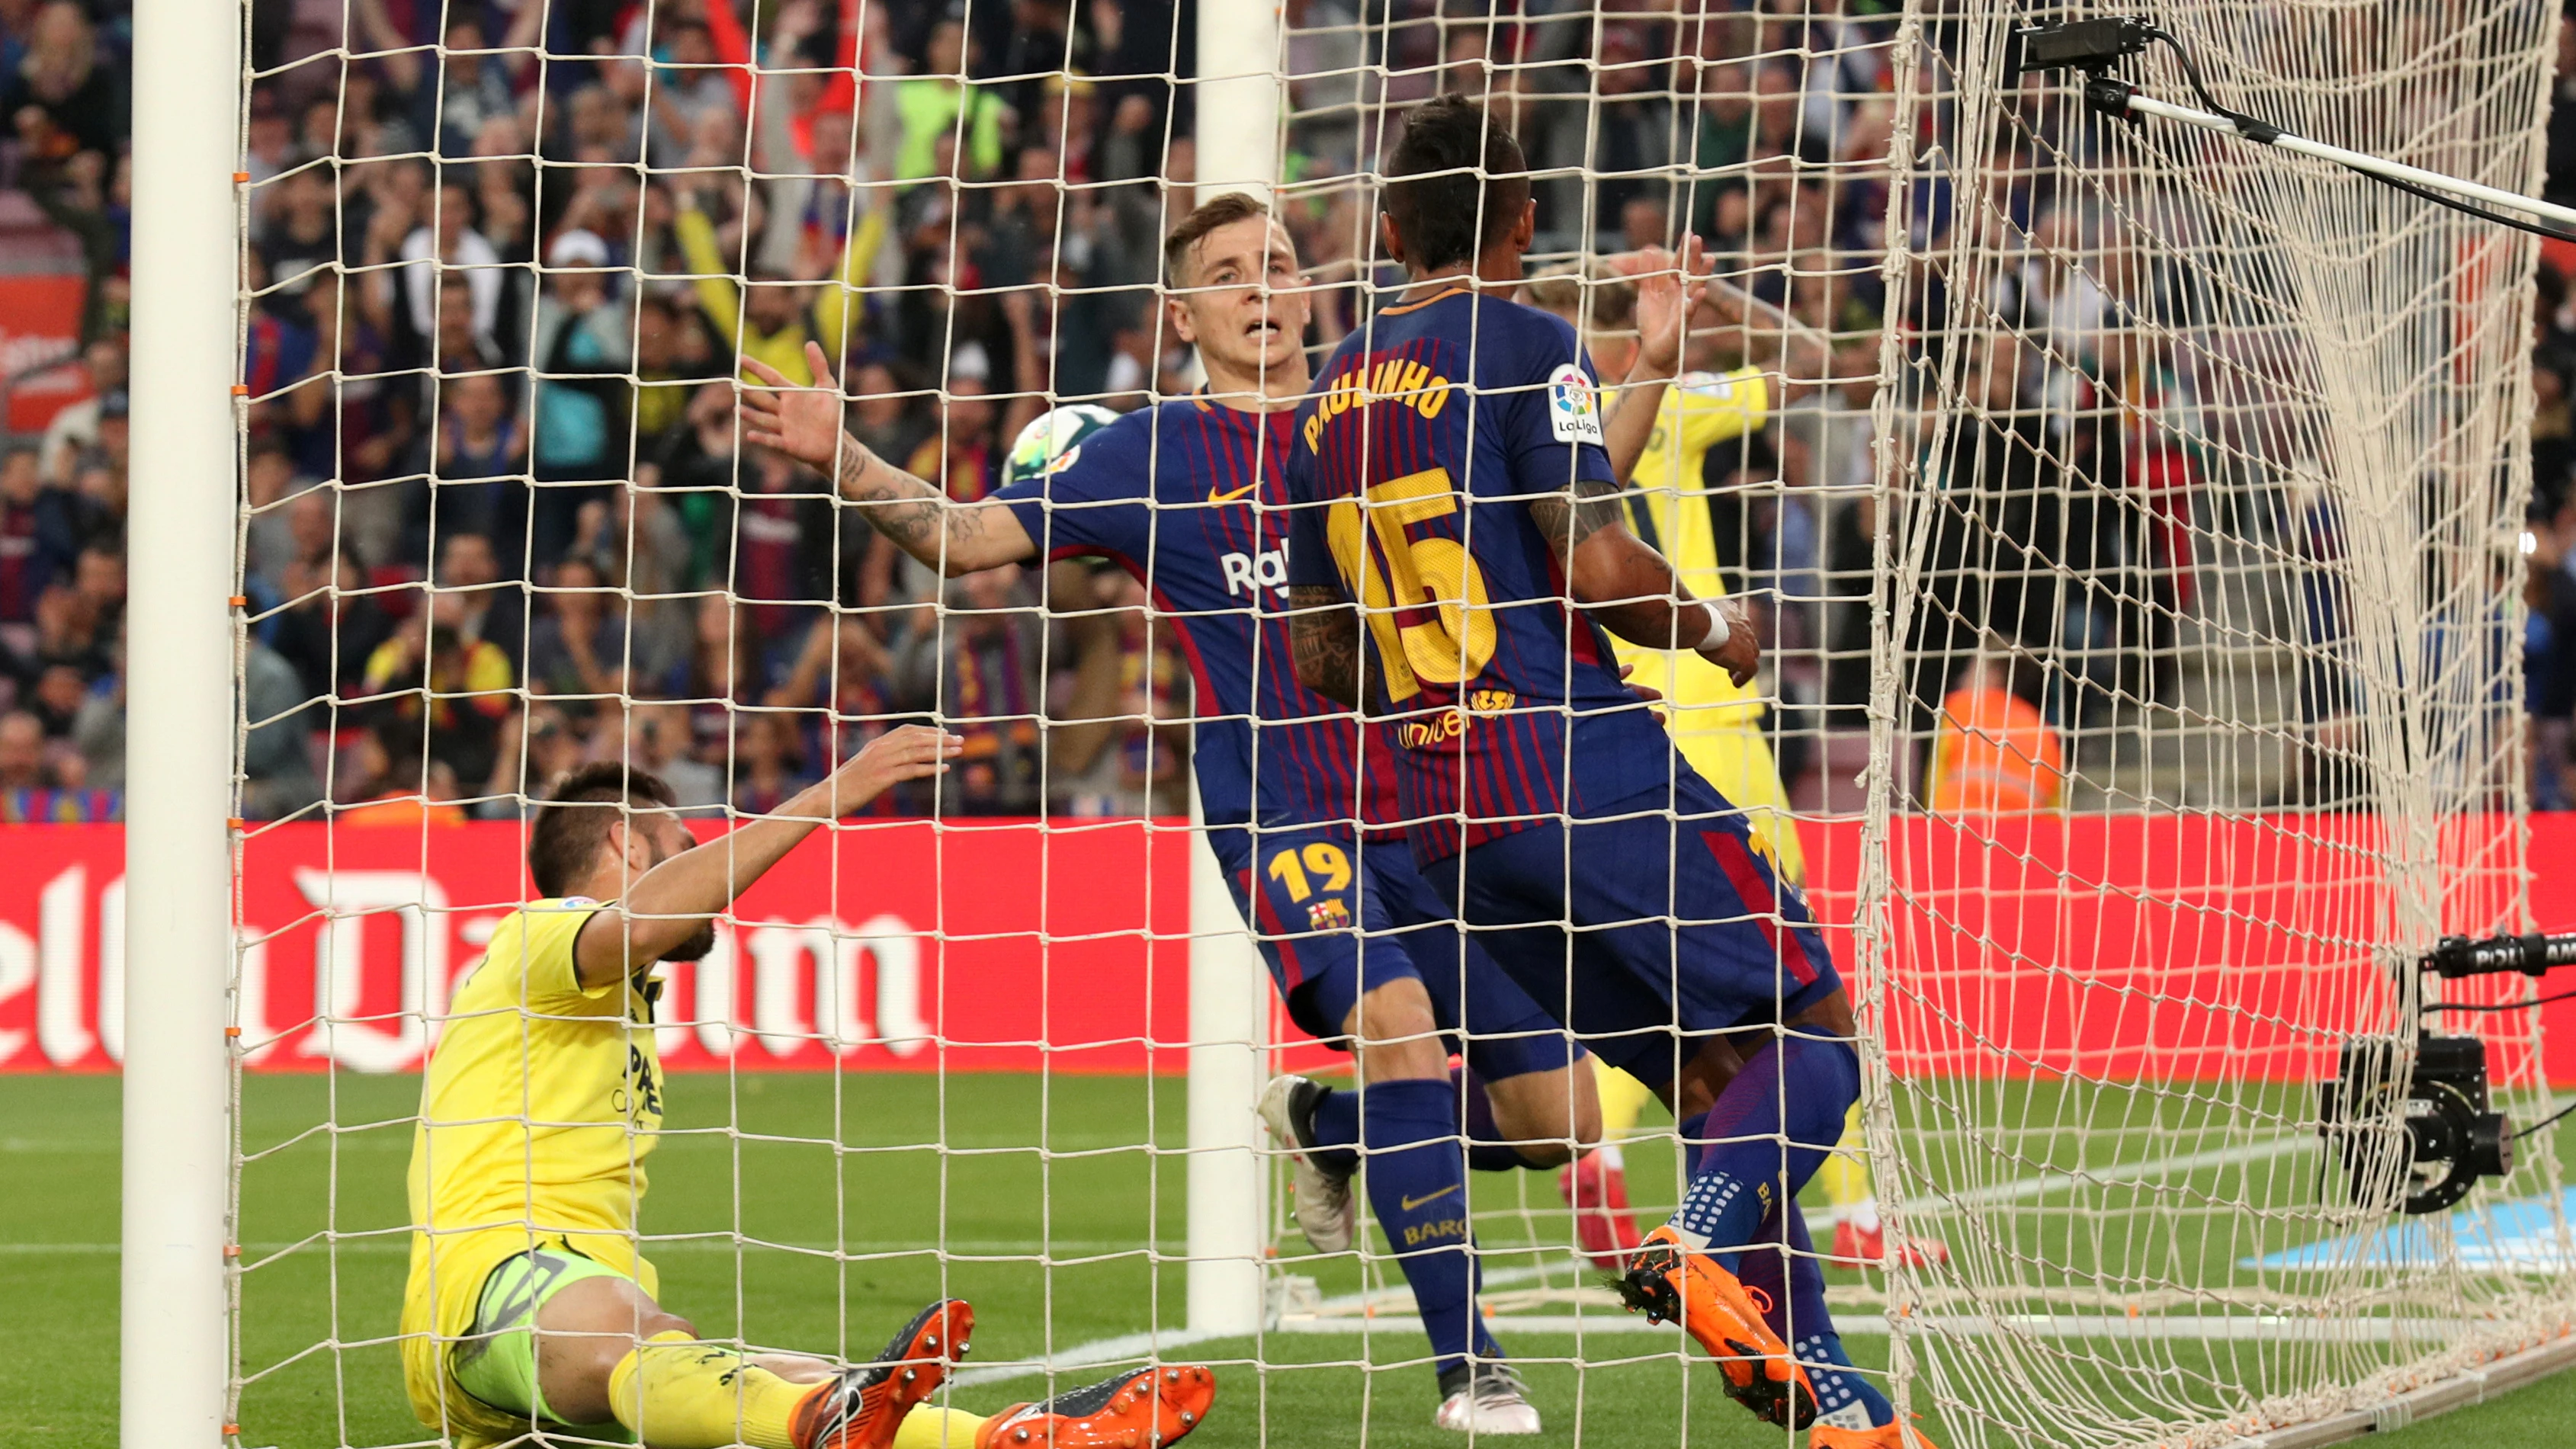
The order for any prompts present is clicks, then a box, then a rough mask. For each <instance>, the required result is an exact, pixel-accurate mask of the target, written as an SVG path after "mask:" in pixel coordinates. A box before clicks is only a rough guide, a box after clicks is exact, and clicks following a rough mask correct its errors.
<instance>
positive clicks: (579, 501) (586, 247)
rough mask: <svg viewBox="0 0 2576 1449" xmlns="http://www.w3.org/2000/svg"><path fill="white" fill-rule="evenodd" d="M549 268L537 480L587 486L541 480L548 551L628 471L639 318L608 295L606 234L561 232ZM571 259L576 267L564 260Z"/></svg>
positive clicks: (540, 359)
mask: <svg viewBox="0 0 2576 1449" xmlns="http://www.w3.org/2000/svg"><path fill="white" fill-rule="evenodd" d="M547 260H548V264H549V265H550V266H552V267H554V268H556V269H558V270H556V271H555V272H553V274H552V275H550V276H549V277H548V278H547V290H546V293H545V295H544V296H542V297H540V298H539V299H538V301H537V329H536V347H535V350H534V351H533V352H532V353H531V354H530V355H531V356H533V357H534V358H535V359H536V374H537V391H536V403H535V408H536V423H535V428H534V433H535V445H534V446H535V452H534V458H535V465H536V477H537V481H538V482H540V483H545V484H554V485H562V484H564V483H567V482H579V483H584V484H588V485H589V486H586V487H578V488H567V487H563V486H553V487H545V488H540V489H539V490H538V491H537V496H536V516H535V519H534V521H533V525H532V526H533V528H534V530H535V535H534V538H533V539H532V545H533V547H534V549H535V553H536V557H537V558H538V559H540V560H544V559H550V558H554V557H556V556H558V555H559V554H561V553H562V551H563V549H564V547H565V546H566V545H567V544H568V543H569V542H570V541H571V537H572V523H573V519H574V517H575V515H576V514H577V513H578V512H579V511H580V509H581V507H582V506H583V505H584V504H586V503H589V502H592V501H594V500H597V499H599V498H600V497H601V496H602V494H603V493H604V492H605V491H606V488H607V481H606V480H608V479H610V478H612V477H614V476H616V475H617V474H619V473H622V472H623V471H624V470H625V467H626V459H627V455H628V448H629V445H630V438H629V435H628V432H627V416H626V411H627V402H628V398H629V396H630V393H631V389H630V388H629V386H628V384H627V382H626V369H627V366H628V364H629V362H630V361H631V360H632V357H631V353H630V350H629V348H628V345H627V337H628V332H629V329H630V328H631V327H632V325H633V323H632V320H631V318H630V316H629V314H628V313H627V311H626V309H625V308H624V307H622V306H619V305H617V304H616V302H615V301H613V300H612V298H611V297H610V295H609V284H608V278H607V277H606V276H605V275H603V274H602V273H600V272H598V271H593V270H587V269H589V268H598V267H605V266H607V265H608V244H607V243H606V242H603V241H601V240H600V239H599V238H598V237H596V236H594V235H592V234H591V233H589V232H586V231H570V232H566V233H564V234H563V235H562V236H560V237H557V238H556V239H555V243H554V246H553V247H552V249H551V250H550V251H549V252H548V253H547ZM566 268H569V269H571V270H563V269H566Z"/></svg>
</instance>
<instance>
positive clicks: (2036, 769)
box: [1925, 638, 2066, 816]
mask: <svg viewBox="0 0 2576 1449" xmlns="http://www.w3.org/2000/svg"><path fill="white" fill-rule="evenodd" d="M2030 673H2031V671H2029V670H2028V669H2027V668H2026V667H2024V666H2023V665H2022V662H2021V660H2020V659H2019V658H2018V657H2017V656H2016V655H2015V654H2014V653H2013V652H2012V651H2011V648H2010V646H2009V645H2007V644H2006V643H2005V642H2004V641H2003V640H2001V639H1995V638H1989V639H1988V640H1987V642H1986V648H1985V650H1984V651H1983V652H1982V653H1980V654H1979V655H1978V656H1977V657H1976V658H1974V659H1972V660H1970V661H1969V662H1968V664H1967V667H1966V668H1965V669H1963V670H1962V671H1961V673H1960V676H1959V680H1958V683H1957V684H1956V685H1955V686H1953V687H1952V689H1951V690H1950V693H1949V695H1948V696H1947V697H1946V698H1944V699H1943V700H1942V701H1941V722H1940V724H1939V726H1937V727H1936V729H1935V731H1934V734H1933V737H1932V772H1931V777H1930V783H1929V785H1928V786H1927V788H1926V790H1925V803H1926V804H1928V805H1929V806H1930V807H1931V808H1932V809H1933V810H1935V811H1937V812H1939V813H1941V814H1943V815H1949V816H1959V815H1980V814H1983V815H1997V814H2018V813H2025V812H2028V811H2033V810H2054V809H2056V808H2057V807H2058V805H2059V803H2060V802H2061V801H2062V800H2063V799H2064V797H2065V776H2066V762H2065V754H2064V751H2063V749H2062V748H2061V747H2060V746H2059V744H2058V742H2057V731H2055V730H2053V729H2051V728H2049V724H2048V717H2047V716H2046V715H2043V714H2041V713H2040V709H2039V705H2038V703H2037V702H2036V700H2035V699H2034V698H2033V697H2032V696H2033V695H2035V694H2036V692H2037V688H2036V684H2035V682H2034V681H2032V680H2031V679H2030V678H2029V675H2030Z"/></svg>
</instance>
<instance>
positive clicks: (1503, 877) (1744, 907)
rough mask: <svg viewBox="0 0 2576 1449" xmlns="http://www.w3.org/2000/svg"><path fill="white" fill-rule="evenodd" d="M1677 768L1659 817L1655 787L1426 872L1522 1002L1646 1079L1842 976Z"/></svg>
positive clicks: (1751, 843)
mask: <svg viewBox="0 0 2576 1449" xmlns="http://www.w3.org/2000/svg"><path fill="white" fill-rule="evenodd" d="M1676 773H1677V776H1678V778H1676V779H1675V781H1674V792H1673V794H1672V796H1671V797H1670V802H1671V807H1672V808H1671V812H1670V813H1667V812H1666V810H1665V804H1666V798H1667V797H1665V795H1664V794H1663V793H1662V792H1661V791H1657V792H1656V793H1655V794H1653V795H1652V796H1647V797H1641V798H1639V799H1636V800H1632V801H1629V802H1627V803H1626V805H1625V806H1624V807H1623V808H1622V809H1620V810H1606V811H1603V812H1601V816H1600V817H1596V818H1589V819H1576V820H1573V821H1571V822H1568V821H1564V820H1548V821H1543V822H1541V823H1539V824H1537V825H1533V826H1531V827H1529V828H1527V829H1524V830H1519V831H1516V832H1514V833H1512V834H1510V835H1506V836H1503V837H1501V838H1500V839H1496V840H1489V841H1487V842H1485V843H1484V844H1482V845H1479V846H1476V847H1475V848H1473V849H1471V850H1468V851H1466V852H1465V853H1464V854H1462V855H1459V856H1457V857H1454V858H1453V859H1450V860H1444V861H1439V862H1437V863H1435V864H1433V865H1431V866H1430V867H1428V869H1427V871H1426V874H1427V875H1428V876H1429V877H1430V879H1431V881H1432V883H1433V885H1434V886H1435V887H1436V888H1437V889H1438V890H1439V891H1440V893H1441V895H1442V896H1443V897H1445V898H1447V899H1448V900H1450V901H1451V902H1452V903H1453V904H1454V905H1455V906H1456V907H1457V912H1458V915H1459V917H1460V919H1462V920H1464V921H1466V922H1467V924H1468V926H1469V928H1470V931H1469V934H1470V935H1471V937H1472V938H1473V939H1474V940H1475V941H1477V942H1478V943H1479V944H1481V945H1483V946H1484V947H1485V948H1486V950H1488V951H1490V952H1491V953H1492V954H1493V957H1494V959H1495V960H1496V961H1498V962H1500V963H1501V965H1502V968H1503V969H1504V970H1505V971H1506V972H1508V973H1510V975H1511V977H1512V979H1513V980H1515V981H1518V982H1519V983H1520V985H1521V988H1522V990H1523V991H1525V992H1526V993H1527V994H1528V995H1529V997H1530V999H1532V1000H1534V1001H1537V1002H1539V1003H1541V1004H1542V1005H1544V1006H1546V1007H1547V1008H1548V1010H1549V1013H1550V1014H1551V1015H1553V1016H1555V1017H1556V1018H1557V1019H1558V1020H1559V1021H1561V1022H1563V1023H1564V1024H1565V1025H1566V1026H1568V1027H1570V1028H1572V1029H1573V1031H1574V1034H1575V1036H1576V1038H1577V1039H1578V1040H1580V1041H1581V1042H1582V1043H1583V1045H1584V1046H1586V1047H1589V1048H1591V1049H1592V1050H1593V1051H1594V1052H1597V1053H1599V1054H1600V1056H1601V1057H1602V1059H1603V1060H1605V1061H1608V1062H1609V1063H1610V1064H1611V1065H1612V1066H1615V1067H1619V1068H1621V1069H1623V1070H1625V1071H1627V1072H1628V1073H1629V1074H1630V1075H1632V1076H1635V1077H1636V1078H1637V1079H1638V1080H1640V1081H1642V1082H1645V1083H1646V1084H1648V1085H1649V1086H1657V1087H1660V1086H1662V1085H1664V1084H1666V1083H1668V1082H1670V1081H1671V1080H1672V1079H1673V1077H1674V1075H1675V1073H1676V1071H1677V1069H1678V1064H1679V1063H1680V1062H1682V1061H1684V1060H1687V1059H1688V1057H1689V1056H1690V1054H1691V1053H1693V1052H1695V1051H1697V1050H1698V1048H1697V1047H1696V1046H1695V1045H1693V1044H1691V1042H1690V1040H1689V1039H1691V1038H1698V1037H1706V1036H1709V1035H1713V1034H1715V1033H1718V1032H1722V1031H1726V1030H1728V1029H1730V1028H1733V1027H1740V1026H1748V1025H1755V1024H1759V1023H1761V1022H1766V1021H1780V1020H1783V1019H1785V1018H1787V1017H1790V1016H1793V1015H1795V1014H1796V1013H1798V1012H1800V1011H1803V1010H1805V1009H1806V1008H1807V1007H1809V1006H1812V1005H1814V1004H1815V1003H1816V1002H1818V1001H1821V1000H1823V999H1824V998H1825V997H1827V996H1829V995H1831V994H1833V992H1834V991H1835V990H1837V989H1839V988H1840V987H1841V985H1842V977H1841V975H1840V974H1839V973H1837V972H1836V971H1835V969H1834V961H1833V956H1832V954H1831V953H1830V952H1829V951H1827V950H1826V949H1825V942H1824V937H1823V936H1821V935H1820V934H1818V933H1817V930H1816V926H1815V917H1814V916H1813V915H1812V914H1811V913H1809V911H1808V909H1807V902H1806V898H1805V897H1803V896H1802V895H1800V894H1799V893H1798V889H1797V887H1795V886H1792V885H1789V884H1787V883H1785V882H1784V881H1782V879H1781V878H1780V872H1779V870H1778V868H1777V866H1776V865H1775V864H1774V862H1773V861H1772V860H1771V858H1770V856H1769V854H1768V853H1767V851H1766V849H1765V847H1764V846H1763V845H1762V844H1761V842H1760V841H1759V840H1758V839H1757V838H1756V837H1755V836H1754V834H1753V832H1752V830H1751V829H1750V828H1749V827H1748V826H1747V825H1746V823H1745V817H1744V813H1743V812H1742V811H1740V810H1737V809H1736V808H1735V807H1734V806H1732V805H1729V804H1728V803H1727V802H1726V799H1725V797H1723V796H1721V795H1719V794H1718V793H1717V791H1716V789H1715V788H1714V787H1713V786H1711V785H1709V784H1708V782H1707V781H1705V780H1702V779H1700V778H1699V777H1698V776H1697V775H1696V774H1692V773H1690V772H1688V771H1679V772H1676ZM1629 811H1633V812H1634V813H1633V814H1630V813H1625V812H1629ZM1569 926H1570V927H1571V929H1570V930H1569V929H1568V927H1569Z"/></svg>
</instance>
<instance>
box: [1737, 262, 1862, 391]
mask: <svg viewBox="0 0 2576 1449" xmlns="http://www.w3.org/2000/svg"><path fill="white" fill-rule="evenodd" d="M1708 300H1709V302H1710V303H1711V304H1713V305H1714V306H1715V307H1716V308H1717V315H1718V317H1719V319H1720V324H1721V327H1722V328H1727V327H1731V328H1734V329H1737V330H1738V331H1740V332H1741V333H1742V334H1743V339H1744V348H1743V350H1744V356H1745V360H1746V361H1748V362H1755V361H1756V359H1757V358H1758V357H1759V355H1760V353H1761V352H1762V351H1763V350H1764V349H1767V348H1770V347H1775V346H1776V347H1777V348H1778V349H1779V362H1778V365H1777V366H1769V367H1763V369H1762V371H1763V374H1764V377H1763V381H1764V382H1765V383H1766V384H1767V385H1768V386H1769V388H1770V390H1771V403H1772V406H1774V407H1777V406H1779V405H1780V404H1782V403H1786V402H1790V401H1792V400H1794V399H1796V398H1800V397H1803V396H1805V395H1807V394H1808V393H1811V392H1814V391H1815V390H1816V389H1818V388H1820V387H1823V386H1825V385H1826V384H1828V383H1830V382H1832V381H1833V374H1834V340H1833V338H1831V337H1829V336H1827V335H1825V334H1824V333H1822V332H1819V331H1817V330H1816V329H1815V328H1813V327H1810V326H1808V325H1807V324H1806V323H1804V322H1801V321H1799V320H1798V319H1797V318H1795V317H1792V316H1790V315H1789V314H1788V313H1786V312H1783V311H1781V310H1780V309H1779V308H1777V307H1774V306H1772V305H1771V304H1770V303H1768V302H1765V301H1763V300H1762V299H1761V298H1759V297H1756V296H1754V295H1753V294H1752V293H1751V292H1748V291H1746V290H1744V289H1743V288H1742V287H1739V286H1737V285H1735V284H1734V283H1733V282H1727V281H1714V280H1713V281H1711V282H1710V283H1709V284H1708ZM1756 365H1759V363H1758V362H1757V363H1756Z"/></svg>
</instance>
